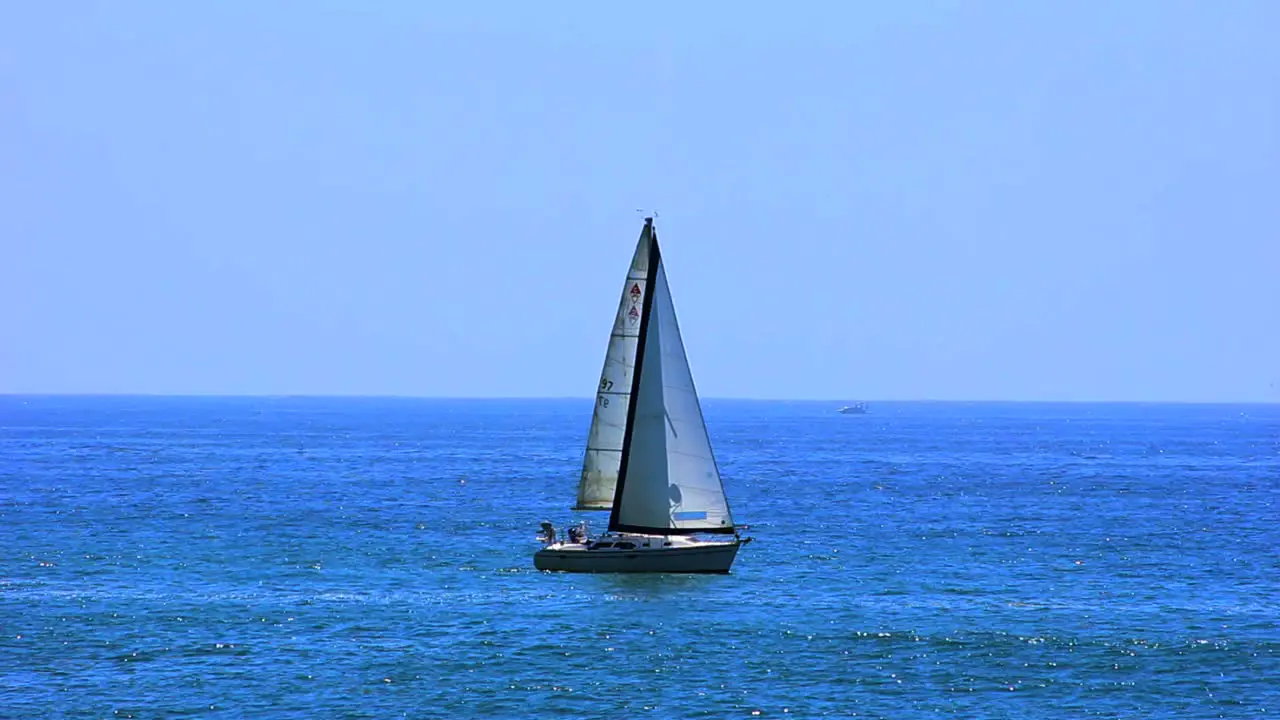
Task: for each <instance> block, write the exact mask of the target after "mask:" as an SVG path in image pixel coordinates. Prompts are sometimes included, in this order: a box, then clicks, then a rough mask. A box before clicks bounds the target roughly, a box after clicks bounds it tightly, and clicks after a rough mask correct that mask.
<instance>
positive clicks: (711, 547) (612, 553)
mask: <svg viewBox="0 0 1280 720" xmlns="http://www.w3.org/2000/svg"><path fill="white" fill-rule="evenodd" d="M618 542H622V543H626V544H628V545H630V546H631V547H626V546H624V547H623V548H618V547H617V546H616V543H618ZM646 543H647V545H646ZM602 544H606V545H607V544H613V545H614V546H613V547H601V545H602ZM743 544H744V543H743V541H741V540H737V539H734V540H730V541H728V542H723V541H714V540H712V541H699V540H694V539H691V538H687V537H681V536H676V537H669V538H668V537H659V536H646V535H640V536H635V535H626V536H621V537H616V536H615V537H609V536H605V537H603V538H599V539H598V540H596V541H593V542H592V543H590V545H582V544H576V543H563V542H557V543H552V544H551V545H548V546H546V547H544V548H542V549H541V550H539V551H538V552H536V553H534V555H533V566H534V567H535V568H537V569H539V570H557V571H560V572H585V573H720V574H724V573H728V572H729V568H730V567H731V566H732V565H733V560H734V558H735V557H737V555H738V548H739V547H740V546H741V545H743Z"/></svg>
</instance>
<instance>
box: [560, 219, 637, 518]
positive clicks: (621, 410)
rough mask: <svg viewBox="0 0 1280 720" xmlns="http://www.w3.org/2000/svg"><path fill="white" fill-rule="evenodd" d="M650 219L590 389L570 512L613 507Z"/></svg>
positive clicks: (634, 258)
mask: <svg viewBox="0 0 1280 720" xmlns="http://www.w3.org/2000/svg"><path fill="white" fill-rule="evenodd" d="M652 234H653V220H652V219H646V220H645V224H644V229H643V230H641V231H640V240H639V242H638V243H636V252H635V254H634V255H633V256H632V257H631V268H630V269H629V270H628V271H627V281H626V283H624V284H623V286H622V299H621V300H620V301H619V302H618V315H617V317H616V318H614V322H613V332H612V333H610V334H609V348H608V350H606V351H605V356H604V369H603V370H601V371H600V384H599V385H598V386H597V387H596V407H595V412H594V413H592V415H591V430H590V432H589V433H588V435H587V452H586V454H585V456H584V457H583V459H582V479H581V480H580V481H579V483H578V502H577V504H576V505H575V506H574V508H573V509H574V510H608V509H609V508H610V507H611V506H612V505H613V491H614V487H615V486H616V485H617V483H618V468H619V466H620V464H621V462H622V444H623V436H624V435H625V434H626V430H627V410H628V408H629V407H630V406H631V402H630V401H631V386H632V371H633V370H634V369H635V364H636V346H637V345H638V343H639V338H640V314H641V312H642V310H643V308H644V296H645V288H646V287H647V285H648V280H649V246H650V238H651V236H652Z"/></svg>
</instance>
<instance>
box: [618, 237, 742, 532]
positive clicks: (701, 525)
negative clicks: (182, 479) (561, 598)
mask: <svg viewBox="0 0 1280 720" xmlns="http://www.w3.org/2000/svg"><path fill="white" fill-rule="evenodd" d="M645 231H646V234H647V238H646V236H645V235H642V236H641V242H642V243H643V242H644V241H645V240H646V239H647V240H648V246H649V247H648V256H647V260H648V263H647V265H648V269H649V270H650V272H649V273H648V274H647V277H646V279H645V284H644V285H643V286H642V287H641V295H642V297H643V302H642V307H641V310H640V322H639V338H638V342H637V346H636V355H635V357H636V360H635V368H634V372H633V373H631V374H632V378H631V379H632V384H631V397H630V400H631V402H630V403H628V410H627V417H626V427H625V432H624V433H623V436H622V443H621V445H622V451H621V453H620V454H621V463H620V466H619V470H618V480H617V491H616V493H615V494H614V497H613V499H612V506H611V512H610V514H609V530H610V531H622V532H637V533H649V534H657V535H677V534H691V533H732V532H734V526H733V517H732V515H731V514H730V512H729V502H728V500H727V499H726V498H725V494H724V486H723V484H722V483H721V481H720V471H719V469H718V468H717V467H716V461H715V456H714V455H713V454H712V452H711V440H710V438H709V437H708V435H707V427H706V424H705V422H704V421H703V417H702V407H701V405H700V404H699V403H698V393H697V390H695V389H694V385H693V374H692V373H691V372H690V370H689V361H688V358H687V357H686V356H685V352H684V342H683V341H682V340H681V338H680V325H679V323H678V322H676V310H675V305H674V303H673V302H672V300H671V288H670V287H668V285H667V274H666V270H665V269H664V267H663V264H662V255H661V253H660V252H659V250H658V236H657V232H656V231H655V230H654V229H653V227H652V224H651V221H646V223H645ZM637 254H639V250H638V249H637ZM598 410H599V409H598V408H597V412H598Z"/></svg>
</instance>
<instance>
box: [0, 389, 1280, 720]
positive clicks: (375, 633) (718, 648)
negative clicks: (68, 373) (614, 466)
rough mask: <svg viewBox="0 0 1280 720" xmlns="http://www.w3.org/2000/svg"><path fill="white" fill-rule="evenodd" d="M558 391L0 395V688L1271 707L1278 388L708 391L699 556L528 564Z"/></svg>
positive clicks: (21, 709) (501, 701) (333, 714)
mask: <svg viewBox="0 0 1280 720" xmlns="http://www.w3.org/2000/svg"><path fill="white" fill-rule="evenodd" d="M590 402H591V401H590V400H548V401H497V400H494V401H455V400H412V399H403V400H398V399H318V398H316V399H307V398H256V399H255V398H141V397H2V398H0V717H3V718H61V717H68V718H121V717H134V718H160V717H177V716H188V715H191V716H205V717H225V718H239V717H253V718H322V717H323V718H395V717H409V718H437V717H439V718H445V717H448V718H458V717H485V718H490V717H501V718H526V717H538V718H543V717H575V718H577V717H582V718H588V717H606V718H631V717H662V718H695V717H707V718H735V717H742V718H750V717H797V718H804V717H860V718H861V717H866V718H894V719H907V720H910V719H912V718H935V717H957V718H1080V717H1112V718H1151V717H1160V718H1165V717H1178V718H1182V717H1186V718H1216V717H1228V718H1234V717H1242V718H1243V717H1249V718H1253V717H1272V716H1275V715H1277V714H1280V530H1278V529H1277V528H1278V526H1280V406H1179V405H1119V404H1117V405H1087V404H1063V405H1054V404H1025V405H1023V404H940V403H920V404H891V403H883V404H873V405H872V407H871V411H872V412H871V414H869V415H866V416H843V415H839V414H837V413H835V412H834V410H835V407H836V404H823V403H798V402H797V403H782V402H773V403H770V402H734V401H715V400H709V401H706V402H705V411H706V415H707V423H708V426H709V429H710V432H711V435H712V441H713V443H714V444H715V448H716V452H717V455H718V459H719V461H720V464H721V467H722V471H723V474H724V476H725V483H726V486H727V489H728V492H729V497H730V501H731V503H732V507H733V511H734V514H735V517H736V519H737V521H738V522H739V523H743V524H747V525H749V526H750V529H749V531H748V534H750V535H752V536H753V537H754V538H756V541H755V542H754V543H752V544H750V545H748V546H746V547H745V548H744V549H743V550H742V552H741V553H740V554H739V556H738V560H737V563H736V564H735V565H734V568H733V573H732V574H730V575H727V576H608V575H601V576H591V575H569V574H550V573H541V572H537V571H535V570H534V569H533V567H532V554H533V552H534V551H535V550H536V549H537V547H538V545H537V543H536V542H535V540H534V536H535V533H536V530H537V523H538V522H539V521H541V520H544V519H548V520H552V521H553V522H555V523H556V524H557V526H559V527H562V528H563V527H564V525H565V524H566V523H567V522H568V521H570V520H571V519H574V518H577V517H581V516H582V515H581V514H576V513H573V512H571V511H570V510H569V507H570V505H571V504H572V501H573V497H574V490H575V483H576V480H577V473H578V469H579V463H580V460H581V451H582V446H583V443H584V441H585V436H586V426H587V424H588V422H589V414H590V407H591V405H590ZM587 517H590V518H591V519H592V521H593V527H594V529H596V530H602V529H603V526H604V524H605V522H606V521H607V517H606V514H604V513H590V514H587Z"/></svg>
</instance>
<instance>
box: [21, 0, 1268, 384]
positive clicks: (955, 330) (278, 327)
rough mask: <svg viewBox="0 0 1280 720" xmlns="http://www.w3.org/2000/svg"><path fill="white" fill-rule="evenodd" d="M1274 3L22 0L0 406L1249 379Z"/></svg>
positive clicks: (1257, 323)
mask: <svg viewBox="0 0 1280 720" xmlns="http://www.w3.org/2000/svg"><path fill="white" fill-rule="evenodd" d="M1278 32H1280V2H1274V0H1255V1H1249V0H1233V1H1232V2H1219V1H1216V0H1204V1H1202V2H1176V1H1173V0H1149V1H1141V0H1125V1H1124V2H1104V1H1103V0H1092V1H1087V2H1079V3H1066V2H1054V3H1051V2H1019V1H1015V0H1006V1H1004V2H979V1H977V0H972V1H971V0H953V1H939V2H877V3H871V2H857V3H855V2H828V3H821V2H808V3H751V2H745V3H740V2H705V3H704V2H687V1H682V2H651V3H642V4H636V3H607V2H586V1H580V2H562V3H528V2H477V3H461V2H418V1H416V0H415V1H410V0H384V1H382V2H366V1H364V0H347V1H346V2H303V1H301V0H295V1H292V2H285V1H283V0H281V1H273V2H250V1H249V0H230V1H228V2H202V3H195V2H169V1H160V0H154V1H151V2H147V1H142V0H139V1H136V2H78V3H74V4H73V6H68V5H66V4H58V3H46V2H25V3H16V2H15V3H10V4H9V5H8V6H7V8H6V11H5V20H4V22H3V23H2V24H0V243H3V246H2V247H0V258H3V260H2V261H0V392H140V393H235V394H241V393H248V394H257V393H266V394H332V393H339V394H351V393H355V394H397V395H451V396H589V395H590V394H591V393H592V392H593V390H594V386H595V383H596V379H597V377H598V373H599V371H600V365H601V362H602V361H603V356H604V347H605V341H606V336H607V334H608V331H609V326H610V323H611V322H612V316H613V313H614V311H615V309H616V303H617V299H618V293H619V291H620V290H621V282H622V276H623V274H624V273H625V271H626V266H627V262H628V260H629V257H630V253H631V250H632V249H633V247H634V243H635V239H636V236H637V234H638V232H639V229H640V217H641V216H640V215H639V214H637V213H636V212H635V210H636V209H637V208H648V209H653V208H656V209H657V210H658V212H659V220H658V222H659V228H660V234H661V237H662V239H663V249H664V254H665V257H666V260H667V262H668V264H669V276H670V280H671V283H672V289H673V292H674V295H675V301H676V307H677V309H678V310H679V313H680V319H681V323H682V326H683V329H684V335H685V342H686V345H687V348H688V352H689V355H690V360H691V362H692V366H693V371H694V376H695V378H696V379H697V382H698V385H699V390H700V391H701V394H702V395H704V396H707V397H768V398H831V399H841V400H843V399H922V398H931V399H1015V400H1016V399H1026V400H1037V399H1060V400H1099V399H1102V400H1106V399H1121V400H1123V399H1131V400H1190V401H1214V400H1222V401H1232V400H1241V401H1249V400H1258V401H1280V42H1277V40H1276V38H1277V33H1278Z"/></svg>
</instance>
